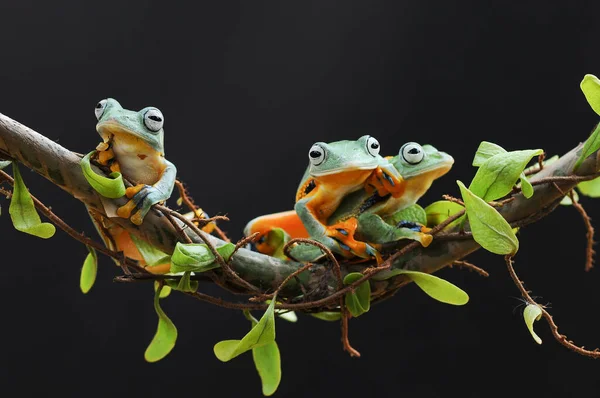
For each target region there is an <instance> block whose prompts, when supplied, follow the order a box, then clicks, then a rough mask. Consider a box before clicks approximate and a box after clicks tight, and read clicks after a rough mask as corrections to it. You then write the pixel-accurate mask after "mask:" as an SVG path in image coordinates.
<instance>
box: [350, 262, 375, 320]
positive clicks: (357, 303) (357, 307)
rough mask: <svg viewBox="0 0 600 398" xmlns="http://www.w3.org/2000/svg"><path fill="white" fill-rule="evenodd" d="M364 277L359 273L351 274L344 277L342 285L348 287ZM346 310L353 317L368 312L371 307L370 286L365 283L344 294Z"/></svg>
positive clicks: (367, 282)
mask: <svg viewBox="0 0 600 398" xmlns="http://www.w3.org/2000/svg"><path fill="white" fill-rule="evenodd" d="M363 276H364V275H363V274H361V273H360V272H351V273H349V274H348V275H346V276H345V277H344V285H350V284H351V283H354V282H356V281H357V280H359V279H361V278H362V277H363ZM345 303H346V308H348V311H350V313H351V314H352V316H353V317H357V316H360V315H362V314H364V313H365V312H367V311H369V309H370V307H371V285H370V284H369V281H365V282H363V283H361V284H360V285H358V286H357V287H355V288H354V291H351V292H349V293H346V296H345Z"/></svg>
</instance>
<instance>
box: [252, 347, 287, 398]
mask: <svg viewBox="0 0 600 398" xmlns="http://www.w3.org/2000/svg"><path fill="white" fill-rule="evenodd" d="M252 359H254V366H256V370H257V371H258V375H259V376H260V380H261V382H262V392H263V395H265V396H269V395H273V393H275V391H276V390H277V387H279V382H281V355H280V354H279V347H278V346H277V343H276V342H275V341H272V342H270V343H267V344H265V345H263V346H259V347H254V348H252Z"/></svg>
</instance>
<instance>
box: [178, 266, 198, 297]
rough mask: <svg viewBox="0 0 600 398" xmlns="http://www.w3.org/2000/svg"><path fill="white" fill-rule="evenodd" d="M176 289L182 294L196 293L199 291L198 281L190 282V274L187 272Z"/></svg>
mask: <svg viewBox="0 0 600 398" xmlns="http://www.w3.org/2000/svg"><path fill="white" fill-rule="evenodd" d="M175 289H176V290H179V291H180V292H195V291H196V290H198V281H192V280H190V272H189V271H186V272H184V273H183V275H182V276H181V279H179V283H178V284H177V288H175Z"/></svg>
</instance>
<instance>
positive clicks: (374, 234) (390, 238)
mask: <svg viewBox="0 0 600 398" xmlns="http://www.w3.org/2000/svg"><path fill="white" fill-rule="evenodd" d="M429 232H431V229H430V228H427V227H426V226H424V225H422V224H419V223H418V222H414V221H400V222H398V223H397V224H395V225H390V224H388V223H386V222H385V221H384V220H383V219H382V218H381V217H380V216H379V215H377V214H372V213H364V214H361V215H360V217H359V218H358V228H357V235H358V236H359V237H360V239H363V240H365V241H366V242H372V243H378V244H384V243H390V242H395V241H398V240H400V239H410V240H416V241H418V242H419V243H421V245H422V246H423V247H427V246H429V244H431V242H432V241H433V236H431V235H430V234H429Z"/></svg>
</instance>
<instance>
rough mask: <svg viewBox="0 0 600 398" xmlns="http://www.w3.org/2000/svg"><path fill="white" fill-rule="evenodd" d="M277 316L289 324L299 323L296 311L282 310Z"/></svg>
mask: <svg viewBox="0 0 600 398" xmlns="http://www.w3.org/2000/svg"><path fill="white" fill-rule="evenodd" d="M277 316H278V317H280V318H281V319H284V320H286V321H288V322H292V323H296V322H298V315H296V313H295V312H294V311H287V310H281V311H278V312H277Z"/></svg>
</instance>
